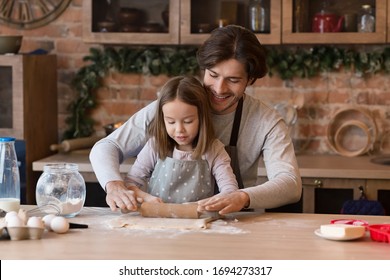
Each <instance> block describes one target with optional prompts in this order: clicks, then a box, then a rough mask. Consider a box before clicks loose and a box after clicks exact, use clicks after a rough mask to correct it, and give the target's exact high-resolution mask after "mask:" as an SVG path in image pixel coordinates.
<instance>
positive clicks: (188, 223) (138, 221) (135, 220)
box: [109, 213, 216, 230]
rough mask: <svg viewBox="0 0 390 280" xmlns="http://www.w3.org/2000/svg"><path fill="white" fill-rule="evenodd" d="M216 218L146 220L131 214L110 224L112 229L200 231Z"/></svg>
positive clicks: (136, 214)
mask: <svg viewBox="0 0 390 280" xmlns="http://www.w3.org/2000/svg"><path fill="white" fill-rule="evenodd" d="M215 219H216V218H215V217H205V218H200V219H182V218H181V219H178V218H146V217H142V216H140V215H139V213H129V214H124V215H121V216H120V217H118V218H114V219H112V220H111V221H110V222H109V226H110V227H111V228H122V227H124V228H131V229H177V230H191V229H192V230H196V229H197V230H199V229H206V228H207V227H208V223H209V222H211V221H213V220H215Z"/></svg>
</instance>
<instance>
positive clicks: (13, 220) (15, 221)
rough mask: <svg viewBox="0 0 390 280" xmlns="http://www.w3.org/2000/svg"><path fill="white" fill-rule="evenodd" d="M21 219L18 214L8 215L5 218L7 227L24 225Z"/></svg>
mask: <svg viewBox="0 0 390 280" xmlns="http://www.w3.org/2000/svg"><path fill="white" fill-rule="evenodd" d="M24 226H25V224H24V223H23V221H22V219H21V218H19V216H18V215H14V216H10V217H8V220H7V227H24Z"/></svg>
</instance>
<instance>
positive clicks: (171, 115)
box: [162, 99, 199, 151]
mask: <svg viewBox="0 0 390 280" xmlns="http://www.w3.org/2000/svg"><path fill="white" fill-rule="evenodd" d="M162 112H163V114H164V123H165V127H166V129H167V133H168V135H169V136H170V137H171V138H172V139H173V140H175V141H176V143H177V146H176V148H177V149H179V150H182V151H192V150H193V147H192V142H193V141H194V139H195V138H196V136H197V135H198V133H199V117H198V108H197V107H196V106H193V105H189V104H187V103H184V102H183V101H181V100H179V99H175V100H173V101H171V102H168V103H166V104H164V105H163V106H162Z"/></svg>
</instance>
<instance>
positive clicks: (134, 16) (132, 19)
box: [118, 8, 143, 26]
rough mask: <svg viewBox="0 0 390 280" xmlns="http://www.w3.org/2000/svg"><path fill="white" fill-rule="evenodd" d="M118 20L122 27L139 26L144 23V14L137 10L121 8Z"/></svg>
mask: <svg viewBox="0 0 390 280" xmlns="http://www.w3.org/2000/svg"><path fill="white" fill-rule="evenodd" d="M118 18H119V22H120V23H121V25H136V26H139V25H140V24H141V23H142V18H143V13H142V11H141V10H139V9H136V8H121V9H120V11H119V15H118Z"/></svg>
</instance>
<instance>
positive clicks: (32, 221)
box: [27, 217, 45, 228]
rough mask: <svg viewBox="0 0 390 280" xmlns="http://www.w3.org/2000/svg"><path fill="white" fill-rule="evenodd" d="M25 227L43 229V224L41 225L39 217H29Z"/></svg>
mask: <svg viewBox="0 0 390 280" xmlns="http://www.w3.org/2000/svg"><path fill="white" fill-rule="evenodd" d="M27 226H28V227H33V228H44V227H45V224H44V223H43V221H42V218H41V217H30V218H29V219H28V220H27Z"/></svg>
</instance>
